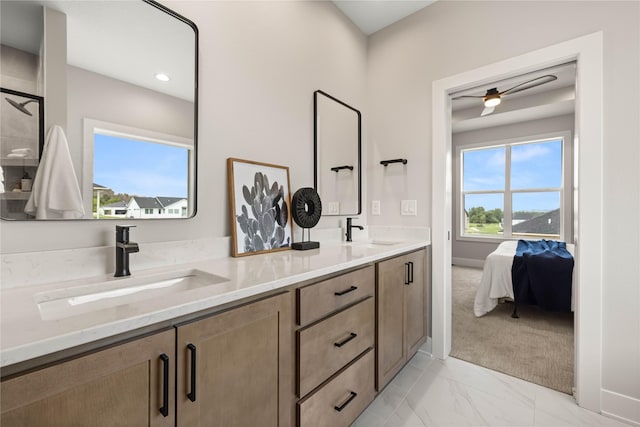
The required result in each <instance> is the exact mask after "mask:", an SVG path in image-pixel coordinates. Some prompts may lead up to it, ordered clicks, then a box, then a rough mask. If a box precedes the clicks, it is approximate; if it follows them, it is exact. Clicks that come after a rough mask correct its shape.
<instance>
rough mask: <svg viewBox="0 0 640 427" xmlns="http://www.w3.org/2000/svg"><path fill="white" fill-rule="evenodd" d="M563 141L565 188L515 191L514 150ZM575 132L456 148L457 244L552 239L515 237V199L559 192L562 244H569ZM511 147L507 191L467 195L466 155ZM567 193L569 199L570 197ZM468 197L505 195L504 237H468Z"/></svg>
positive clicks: (507, 159)
mask: <svg viewBox="0 0 640 427" xmlns="http://www.w3.org/2000/svg"><path fill="white" fill-rule="evenodd" d="M557 139H561V140H562V172H561V173H562V187H561V188H535V189H518V190H511V183H510V181H511V149H510V147H512V146H514V145H522V144H527V143H536V142H545V141H553V140H557ZM571 141H572V140H571V131H568V130H566V131H561V132H551V133H545V134H540V135H528V136H522V137H518V138H508V139H503V140H499V141H485V142H480V143H475V144H465V145H460V146H458V147H456V168H457V176H458V185H457V186H456V188H455V191H456V193H457V194H456V196H457V201H458V212H457V215H455V222H456V224H455V225H456V240H458V241H469V242H489V241H491V242H501V241H506V240H518V239H523V238H525V239H526V238H538V237H540V238H543V237H548V236H546V235H537V234H527V235H524V236H523V235H516V236H513V235H512V228H511V227H512V221H511V218H512V214H513V213H512V199H511V196H512V195H513V194H514V193H540V192H559V193H560V237H559V239H560V240H563V241H570V240H568V239H569V238H570V237H571V236H567V233H566V227H565V223H566V222H567V221H568V218H570V216H569V215H570V212H571V197H570V194H571V174H570V173H569V171H570V170H571V167H570V166H571V163H570V162H571V156H570V155H569V153H570V151H569V146H570V144H571ZM498 147H508V148H507V149H506V152H505V188H504V189H502V190H477V191H466V192H464V191H463V188H462V187H463V184H464V180H463V172H464V171H463V162H462V152H463V151H465V150H470V149H485V148H486V149H488V148H498ZM567 189H569V190H568V194H569V197H566V194H567ZM465 194H503V195H504V196H503V227H504V235H502V236H492V235H477V234H465V233H464V230H463V228H464V195H465Z"/></svg>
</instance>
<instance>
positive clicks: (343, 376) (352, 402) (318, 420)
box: [298, 350, 375, 427]
mask: <svg viewBox="0 0 640 427" xmlns="http://www.w3.org/2000/svg"><path fill="white" fill-rule="evenodd" d="M373 354H374V353H373V350H369V351H368V352H367V353H366V354H364V355H363V356H362V357H361V358H359V359H358V360H356V361H355V362H354V363H353V364H352V365H351V366H349V367H348V368H347V369H345V370H344V371H342V372H341V373H340V374H339V375H337V376H336V377H335V378H333V379H332V380H331V381H329V382H328V383H326V384H325V385H324V386H322V387H321V388H319V389H318V390H317V391H316V392H315V393H313V394H312V395H310V396H309V397H307V398H306V399H303V400H301V401H300V402H298V420H299V426H300V427H316V426H318V427H321V426H330V427H343V426H344V427H347V426H349V425H351V423H352V422H353V421H354V420H355V419H356V418H357V417H358V415H360V413H361V412H362V411H363V410H364V409H365V408H366V407H367V405H369V403H371V402H372V401H373V398H374V397H375V390H374V387H373V378H374V357H373Z"/></svg>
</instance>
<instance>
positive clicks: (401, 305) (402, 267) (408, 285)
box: [376, 249, 428, 391]
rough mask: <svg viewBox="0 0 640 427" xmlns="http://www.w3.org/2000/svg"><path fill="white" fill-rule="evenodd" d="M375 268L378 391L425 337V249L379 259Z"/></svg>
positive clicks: (416, 349) (415, 350) (400, 367)
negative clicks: (382, 259)
mask: <svg viewBox="0 0 640 427" xmlns="http://www.w3.org/2000/svg"><path fill="white" fill-rule="evenodd" d="M376 271H377V298H378V301H377V302H378V309H377V319H376V320H377V333H378V336H377V338H378V340H377V345H376V356H377V364H376V369H377V375H376V389H377V390H378V391H381V390H382V389H383V388H384V387H385V386H386V385H387V383H388V382H389V381H390V380H391V379H392V378H393V377H394V376H395V375H396V374H397V373H398V371H400V369H402V367H403V366H404V365H405V363H407V361H408V360H409V359H410V358H411V357H412V356H413V355H414V354H415V353H416V352H417V351H418V348H419V347H420V346H421V345H422V344H423V343H424V342H425V341H426V337H427V293H426V292H427V286H426V284H427V273H428V272H427V251H426V250H425V249H422V250H419V251H416V252H411V253H409V254H406V255H401V256H398V257H396V258H391V259H388V260H385V261H381V262H379V263H377V264H376Z"/></svg>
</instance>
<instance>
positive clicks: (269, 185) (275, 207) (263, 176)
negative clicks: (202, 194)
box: [227, 158, 293, 257]
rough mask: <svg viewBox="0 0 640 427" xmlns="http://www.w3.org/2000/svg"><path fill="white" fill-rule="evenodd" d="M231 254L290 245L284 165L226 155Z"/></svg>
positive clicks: (286, 180)
mask: <svg viewBox="0 0 640 427" xmlns="http://www.w3.org/2000/svg"><path fill="white" fill-rule="evenodd" d="M227 176H228V184H229V205H230V206H231V237H232V239H231V240H232V245H231V246H232V255H233V256H234V257H240V256H246V255H255V254H261V253H267V252H273V251H282V250H289V249H291V244H292V243H293V226H292V224H291V191H290V189H291V185H290V183H289V168H288V167H286V166H279V165H273V164H269V163H262V162H256V161H251V160H243V159H236V158H228V159H227Z"/></svg>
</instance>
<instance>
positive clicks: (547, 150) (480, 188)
mask: <svg viewBox="0 0 640 427" xmlns="http://www.w3.org/2000/svg"><path fill="white" fill-rule="evenodd" d="M563 142H564V138H563V137H557V138H549V139H543V140H535V141H526V142H517V143H515V142H514V143H506V144H501V145H494V146H490V147H488V146H486V145H485V146H483V147H474V148H466V149H460V160H461V173H462V179H461V181H460V182H461V192H460V193H461V200H460V203H461V207H462V209H460V213H461V218H460V235H461V236H463V237H487V238H548V239H558V238H560V237H561V236H562V234H563V230H564V227H563V225H564V224H563V218H564V209H563V188H564V185H563V182H564V175H563Z"/></svg>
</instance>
